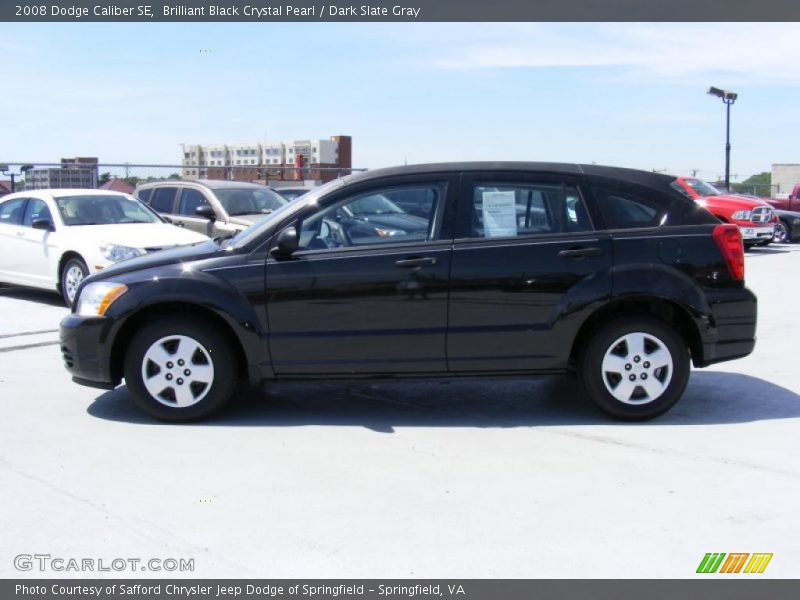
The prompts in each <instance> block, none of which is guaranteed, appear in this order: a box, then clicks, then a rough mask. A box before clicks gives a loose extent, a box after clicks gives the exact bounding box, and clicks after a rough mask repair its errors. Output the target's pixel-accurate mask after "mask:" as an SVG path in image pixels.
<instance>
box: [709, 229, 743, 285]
mask: <svg viewBox="0 0 800 600" xmlns="http://www.w3.org/2000/svg"><path fill="white" fill-rule="evenodd" d="M714 241H715V242H717V246H719V251H720V252H722V256H723V258H724V259H725V262H726V263H727V264H728V270H729V271H730V272H731V277H733V279H734V280H735V281H744V244H743V243H742V232H741V231H739V228H738V227H737V226H736V225H731V224H730V223H726V224H724V225H717V226H716V227H714Z"/></svg>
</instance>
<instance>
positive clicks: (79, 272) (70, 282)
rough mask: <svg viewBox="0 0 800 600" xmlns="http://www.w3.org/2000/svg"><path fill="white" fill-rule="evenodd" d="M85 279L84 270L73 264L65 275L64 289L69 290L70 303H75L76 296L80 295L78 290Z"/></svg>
mask: <svg viewBox="0 0 800 600" xmlns="http://www.w3.org/2000/svg"><path fill="white" fill-rule="evenodd" d="M83 278H84V274H83V269H81V267H80V265H77V264H72V265H71V266H70V267H69V268H68V269H67V271H66V273H64V287H65V289H66V290H67V298H68V299H69V301H70V303H72V302H75V294H77V293H78V288H79V287H80V285H81V283H83Z"/></svg>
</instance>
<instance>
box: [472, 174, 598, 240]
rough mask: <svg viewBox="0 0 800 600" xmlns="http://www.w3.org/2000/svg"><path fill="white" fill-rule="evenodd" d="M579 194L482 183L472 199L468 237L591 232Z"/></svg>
mask: <svg viewBox="0 0 800 600" xmlns="http://www.w3.org/2000/svg"><path fill="white" fill-rule="evenodd" d="M591 229H592V224H591V221H590V220H589V215H588V213H587V212H586V208H585V206H584V203H583V200H582V198H581V197H580V194H579V193H578V190H577V189H576V188H574V187H571V186H564V185H562V184H559V183H527V182H526V183H506V182H503V183H500V182H485V183H484V182H481V183H479V184H477V185H475V187H474V190H473V198H472V226H471V233H470V237H478V238H495V237H517V236H525V235H541V234H549V233H565V232H573V231H574V232H580V231H590V230H591Z"/></svg>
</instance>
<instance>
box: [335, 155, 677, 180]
mask: <svg viewBox="0 0 800 600" xmlns="http://www.w3.org/2000/svg"><path fill="white" fill-rule="evenodd" d="M465 171H466V172H469V171H509V172H520V171H521V172H525V171H535V172H539V173H552V174H558V175H593V176H596V177H607V178H611V179H621V180H624V181H628V182H631V183H638V184H642V185H650V186H653V185H655V186H662V185H665V184H669V183H671V182H673V181H674V180H675V177H674V176H672V175H665V174H663V173H653V172H651V171H641V170H638V169H627V168H623V167H608V166H603V165H588V164H580V163H554V162H522V161H501V162H451V163H428V164H419V165H404V166H400V167H388V168H384V169H375V170H373V171H364V172H361V173H357V174H355V175H351V176H349V177H348V178H347V183H348V184H349V183H355V182H359V181H367V180H369V179H373V178H377V177H387V176H392V175H412V174H425V173H439V172H465Z"/></svg>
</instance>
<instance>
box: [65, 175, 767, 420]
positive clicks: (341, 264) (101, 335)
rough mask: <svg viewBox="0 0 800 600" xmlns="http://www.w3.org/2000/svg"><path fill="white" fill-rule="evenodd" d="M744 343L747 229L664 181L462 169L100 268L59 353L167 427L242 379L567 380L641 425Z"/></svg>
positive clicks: (349, 184) (308, 201)
mask: <svg viewBox="0 0 800 600" xmlns="http://www.w3.org/2000/svg"><path fill="white" fill-rule="evenodd" d="M365 205H369V210H366V211H365V210H363V209H364V206H365ZM381 207H384V208H385V210H386V211H388V212H387V214H386V215H383V214H381V210H382V209H381ZM404 212H405V213H407V215H406V216H404V215H403V214H402V213H404ZM353 215H360V217H359V218H358V219H357V221H358V223H357V225H358V226H354V222H355V220H354V217H353ZM755 327H756V298H755V296H754V295H753V294H752V293H751V292H750V291H749V290H748V289H747V288H745V286H744V252H743V248H742V241H741V237H740V235H739V230H738V229H737V228H736V227H735V226H733V225H726V224H722V223H720V222H719V221H717V219H716V218H714V217H713V216H712V215H711V214H709V213H708V212H706V211H705V209H703V208H701V207H699V206H697V205H696V204H695V203H694V202H692V201H691V200H689V199H687V198H686V197H685V196H684V195H683V194H682V193H681V192H680V191H678V190H677V189H675V187H674V186H673V178H672V177H669V176H666V175H660V174H654V173H647V172H641V171H634V170H629V169H618V168H609V167H599V166H594V165H568V164H547V163H463V164H462V163H457V164H438V165H436V164H435V165H422V166H409V167H400V168H391V169H383V170H377V171H370V172H367V173H363V174H359V175H353V176H350V177H347V178H344V179H341V180H337V181H334V182H332V183H329V184H327V185H324V186H322V187H320V188H318V189H316V190H315V191H312V192H310V193H308V194H306V195H305V196H303V197H302V198H300V199H299V200H297V201H296V202H293V203H290V204H287V205H286V206H283V207H281V208H280V209H278V210H276V211H275V212H273V213H272V214H271V215H269V216H268V217H266V218H265V219H264V220H262V221H260V222H258V223H256V224H255V225H253V226H251V227H250V228H248V229H246V230H244V231H243V232H241V233H240V234H238V235H237V236H236V237H234V238H232V239H216V240H213V241H208V242H205V243H202V244H198V245H195V246H191V247H183V248H179V249H174V250H166V251H162V252H157V253H154V254H152V255H148V256H142V257H139V258H134V259H131V260H127V261H124V262H122V263H119V264H118V265H115V266H113V267H111V268H109V269H106V270H104V271H102V272H100V273H97V274H95V275H93V276H92V277H89V278H87V279H86V280H85V281H84V283H83V284H82V286H81V288H80V290H79V295H78V299H77V301H76V302H75V306H74V308H73V313H72V314H71V315H69V316H68V317H67V318H65V319H64V321H63V322H62V323H61V346H62V352H63V355H64V361H65V363H66V366H67V369H68V370H69V371H70V372H71V373H72V376H73V380H74V381H76V382H77V383H80V384H84V385H90V386H96V387H100V388H106V389H111V388H113V387H115V386H117V385H119V384H120V382H121V381H122V380H123V379H125V382H126V383H127V386H128V390H129V391H130V394H131V396H132V397H133V400H134V401H135V402H136V403H137V404H138V405H139V406H140V407H141V408H142V409H144V410H145V411H147V412H148V413H150V414H152V415H154V416H156V417H159V418H161V419H168V420H175V421H179V420H189V419H198V418H201V417H205V416H207V415H209V414H210V413H212V412H213V411H215V410H217V409H219V408H220V407H222V406H223V405H224V404H225V403H226V402H228V400H229V399H230V398H231V397H232V396H233V394H234V392H235V390H236V387H237V384H238V383H239V382H241V381H242V380H245V379H246V380H249V381H250V383H252V384H263V383H265V382H268V381H270V380H291V379H310V378H316V379H334V378H349V379H352V378H367V377H375V378H378V377H384V378H385V377H442V376H451V377H466V376H469V377H474V376H491V377H501V376H512V375H526V374H537V373H557V372H562V371H567V370H571V371H575V372H576V373H577V375H578V377H579V379H580V381H581V383H582V386H583V389H584V390H585V392H586V395H587V396H588V397H589V398H590V399H591V400H592V401H593V402H594V403H595V404H596V405H597V406H598V407H599V408H600V409H601V410H603V411H605V412H606V413H608V414H609V415H611V416H612V417H616V418H619V419H628V420H640V419H649V418H652V417H655V416H657V415H660V414H662V413H664V412H665V411H667V410H668V409H669V408H670V407H672V406H673V405H674V404H675V403H676V402H677V401H678V399H679V398H680V397H681V395H682V393H683V391H684V388H685V387H686V383H687V380H688V377H689V369H690V361H691V362H692V363H693V364H694V365H695V366H696V367H703V366H706V365H709V364H712V363H715V362H719V361H723V360H730V359H733V358H737V357H741V356H745V355H747V354H749V353H750V352H751V351H752V350H753V346H754V343H755ZM488 401H490V399H488V398H487V402H488Z"/></svg>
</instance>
